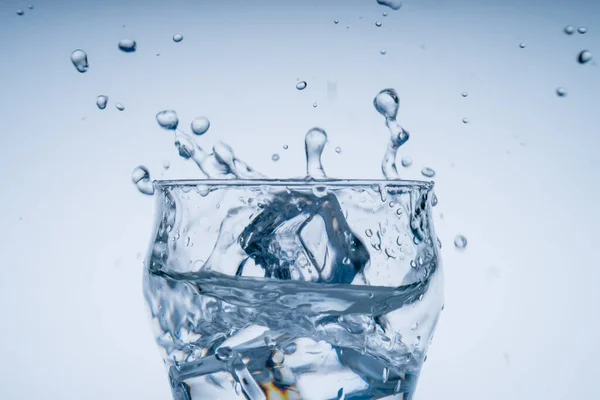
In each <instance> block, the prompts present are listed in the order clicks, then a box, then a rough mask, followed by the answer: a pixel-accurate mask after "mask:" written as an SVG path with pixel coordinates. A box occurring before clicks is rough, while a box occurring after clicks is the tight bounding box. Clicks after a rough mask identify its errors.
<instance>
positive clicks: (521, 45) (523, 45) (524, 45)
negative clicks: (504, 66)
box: [519, 43, 527, 49]
mask: <svg viewBox="0 0 600 400" xmlns="http://www.w3.org/2000/svg"><path fill="white" fill-rule="evenodd" d="M526 46H527V45H526V44H525V43H519V47H520V48H522V49H524V48H525V47H526Z"/></svg>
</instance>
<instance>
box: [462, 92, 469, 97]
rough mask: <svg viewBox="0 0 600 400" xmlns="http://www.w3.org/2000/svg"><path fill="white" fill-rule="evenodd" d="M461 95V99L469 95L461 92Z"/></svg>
mask: <svg viewBox="0 0 600 400" xmlns="http://www.w3.org/2000/svg"><path fill="white" fill-rule="evenodd" d="M461 95H462V97H467V96H468V95H469V93H467V92H462V93H461Z"/></svg>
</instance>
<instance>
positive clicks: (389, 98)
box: [373, 89, 400, 120]
mask: <svg viewBox="0 0 600 400" xmlns="http://www.w3.org/2000/svg"><path fill="white" fill-rule="evenodd" d="M373 105H374V106H375V109H376V110H377V111H378V112H379V113H380V114H381V115H383V116H384V117H385V118H386V119H393V120H395V119H396V116H397V115H398V108H399V107H400V99H399V98H398V94H397V93H396V91H395V90H394V89H384V90H382V91H381V92H379V93H378V94H377V96H375V99H374V100H373Z"/></svg>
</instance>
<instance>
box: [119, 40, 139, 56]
mask: <svg viewBox="0 0 600 400" xmlns="http://www.w3.org/2000/svg"><path fill="white" fill-rule="evenodd" d="M136 47H137V43H136V42H135V40H133V39H123V40H121V41H120V42H119V50H121V51H123V52H125V53H133V52H134V51H135V49H136Z"/></svg>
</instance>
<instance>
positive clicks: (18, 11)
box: [17, 10, 25, 15]
mask: <svg viewBox="0 0 600 400" xmlns="http://www.w3.org/2000/svg"><path fill="white" fill-rule="evenodd" d="M23 14H25V11H23V10H17V15H23Z"/></svg>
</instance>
